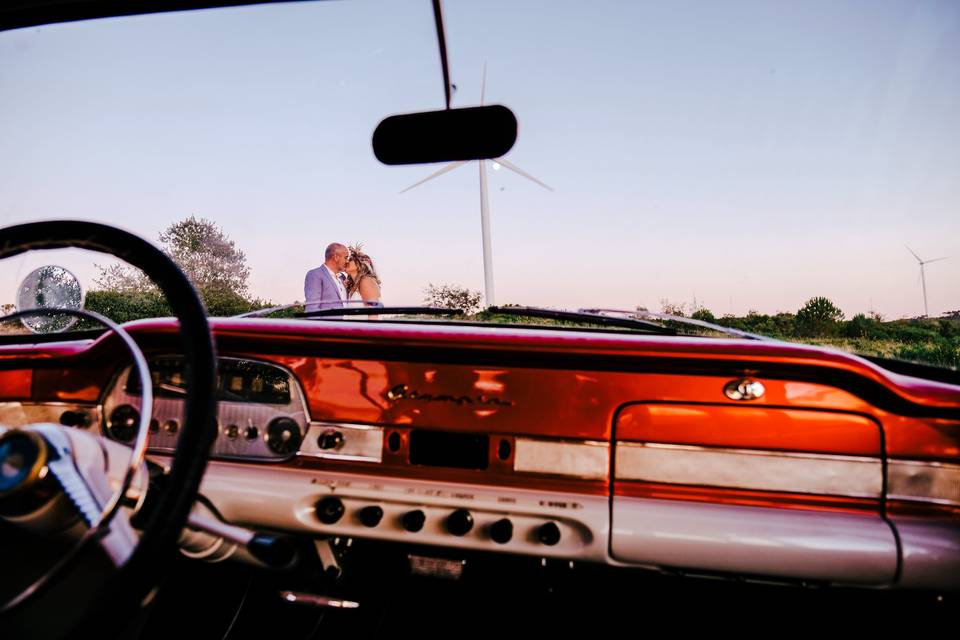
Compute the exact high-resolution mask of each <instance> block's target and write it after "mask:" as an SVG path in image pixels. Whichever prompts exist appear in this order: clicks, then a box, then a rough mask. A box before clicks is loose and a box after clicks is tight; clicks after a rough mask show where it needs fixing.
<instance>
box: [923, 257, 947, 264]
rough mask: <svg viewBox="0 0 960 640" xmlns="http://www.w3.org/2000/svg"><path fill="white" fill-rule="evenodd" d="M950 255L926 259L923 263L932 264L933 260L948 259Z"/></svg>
mask: <svg viewBox="0 0 960 640" xmlns="http://www.w3.org/2000/svg"><path fill="white" fill-rule="evenodd" d="M949 257H950V256H943V257H942V258H934V259H933V260H924V261H923V264H930V263H931V262H939V261H941V260H946V259H947V258H949Z"/></svg>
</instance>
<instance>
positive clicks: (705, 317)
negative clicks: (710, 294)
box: [690, 307, 717, 322]
mask: <svg viewBox="0 0 960 640" xmlns="http://www.w3.org/2000/svg"><path fill="white" fill-rule="evenodd" d="M690 317H691V318H693V319H694V320H702V321H704V322H716V321H717V317H716V316H715V315H713V312H712V311H710V309H707V308H706V307H699V308H698V309H696V310H695V311H694V312H693V313H691V314H690Z"/></svg>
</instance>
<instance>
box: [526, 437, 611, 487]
mask: <svg viewBox="0 0 960 640" xmlns="http://www.w3.org/2000/svg"><path fill="white" fill-rule="evenodd" d="M514 448H515V453H514V456H513V470H514V471H518V472H521V473H549V474H551V475H561V476H571V477H574V478H582V479H589V480H602V479H605V478H606V477H607V476H608V474H609V464H610V462H609V461H610V445H609V444H608V443H606V442H599V441H592V440H587V441H580V442H556V441H553V440H535V439H533V438H517V439H516V441H515V445H514Z"/></svg>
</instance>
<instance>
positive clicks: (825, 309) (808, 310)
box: [796, 296, 843, 337]
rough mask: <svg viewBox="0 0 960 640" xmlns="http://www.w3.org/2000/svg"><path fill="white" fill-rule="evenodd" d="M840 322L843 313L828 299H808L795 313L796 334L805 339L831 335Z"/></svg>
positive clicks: (820, 297)
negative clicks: (805, 337)
mask: <svg viewBox="0 0 960 640" xmlns="http://www.w3.org/2000/svg"><path fill="white" fill-rule="evenodd" d="M842 320H843V311H841V310H840V308H839V307H837V305H835V304H833V302H831V301H830V299H829V298H824V297H823V296H819V297H816V298H810V299H809V300H807V302H806V304H804V305H803V306H802V307H800V310H799V311H797V318H796V326H797V333H799V334H800V335H801V336H807V337H814V336H828V335H832V334H833V333H835V332H836V330H837V325H838V323H839V322H841V321H842Z"/></svg>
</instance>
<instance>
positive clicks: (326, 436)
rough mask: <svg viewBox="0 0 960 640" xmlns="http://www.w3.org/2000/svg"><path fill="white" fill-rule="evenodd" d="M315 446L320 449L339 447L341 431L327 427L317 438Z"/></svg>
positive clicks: (341, 438) (341, 437) (340, 445)
mask: <svg viewBox="0 0 960 640" xmlns="http://www.w3.org/2000/svg"><path fill="white" fill-rule="evenodd" d="M317 446H318V447H320V448H321V449H339V448H340V447H342V446H343V433H342V432H340V431H337V430H336V429H327V430H326V431H324V432H323V433H321V434H320V436H319V437H318V438H317Z"/></svg>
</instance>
